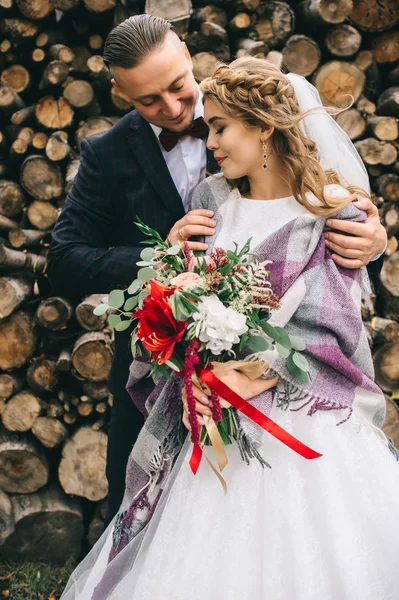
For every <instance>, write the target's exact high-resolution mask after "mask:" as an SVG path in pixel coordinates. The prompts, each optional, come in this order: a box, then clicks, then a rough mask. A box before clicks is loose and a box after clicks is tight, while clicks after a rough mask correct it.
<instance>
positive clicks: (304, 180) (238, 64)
mask: <svg viewBox="0 0 399 600" xmlns="http://www.w3.org/2000/svg"><path fill="white" fill-rule="evenodd" d="M200 88H201V90H202V92H203V94H204V100H205V99H206V98H209V99H211V100H212V101H214V102H216V103H218V104H219V105H220V107H221V108H222V109H223V111H224V112H225V113H226V114H228V115H229V116H231V117H233V118H235V119H240V120H242V121H244V122H245V123H246V124H247V125H248V126H253V127H261V128H262V129H265V130H266V129H270V128H271V127H274V132H273V135H272V136H271V138H270V143H271V146H272V151H273V152H274V154H275V155H276V156H278V157H279V158H280V160H281V161H282V163H283V168H284V171H285V173H286V176H287V181H288V182H289V183H290V186H291V188H292V193H293V195H294V197H295V199H296V200H297V201H298V202H299V203H300V204H302V205H303V206H305V207H306V208H307V209H308V210H309V211H310V212H312V213H313V214H316V215H319V216H324V217H327V216H330V215H331V214H334V213H336V212H338V211H339V210H340V209H341V208H343V206H345V205H346V204H348V202H350V201H353V200H354V199H355V195H362V196H367V194H366V192H365V191H364V190H361V189H360V188H357V187H355V186H344V187H346V189H347V190H348V191H349V192H350V195H348V194H347V193H346V194H343V195H342V196H341V197H330V196H327V194H326V191H325V186H326V185H327V184H331V183H336V184H340V185H342V183H341V182H340V180H339V177H338V175H337V173H335V172H334V171H331V170H324V169H323V168H322V166H321V164H320V162H319V156H318V151H317V147H316V145H315V143H314V142H313V140H311V139H309V138H308V137H307V136H306V135H305V134H304V133H303V131H302V129H301V127H300V122H301V120H302V119H303V117H304V116H306V114H309V112H312V110H311V111H307V112H306V113H304V114H302V113H301V111H300V108H299V105H298V101H297V99H296V96H295V92H294V89H293V87H292V85H291V83H290V82H289V80H288V78H287V77H286V76H285V75H284V74H283V73H282V72H281V71H280V70H279V69H278V68H277V67H276V66H275V65H273V64H272V63H270V62H268V61H267V60H265V59H261V58H254V57H243V58H239V59H237V60H235V61H233V62H232V63H230V65H226V64H220V65H218V66H217V67H216V69H215V71H214V73H213V75H212V76H211V77H208V78H207V79H205V80H204V81H202V83H201V84H200ZM315 110H316V111H317V109H313V111H315ZM229 182H230V184H231V185H232V186H233V187H237V188H238V189H239V191H240V193H241V194H245V193H248V192H249V182H248V178H247V177H241V178H240V179H236V180H229ZM307 192H311V193H313V194H314V195H315V196H316V198H317V199H318V200H319V203H320V204H317V205H315V204H314V203H312V202H310V201H309V200H308V198H307V196H306V193H307Z"/></svg>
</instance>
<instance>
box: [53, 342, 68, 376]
mask: <svg viewBox="0 0 399 600" xmlns="http://www.w3.org/2000/svg"><path fill="white" fill-rule="evenodd" d="M71 365H72V357H71V352H70V350H69V349H68V348H63V350H61V352H60V354H59V356H58V359H57V362H56V364H55V366H56V369H57V371H62V372H63V373H66V372H68V371H70V370H71Z"/></svg>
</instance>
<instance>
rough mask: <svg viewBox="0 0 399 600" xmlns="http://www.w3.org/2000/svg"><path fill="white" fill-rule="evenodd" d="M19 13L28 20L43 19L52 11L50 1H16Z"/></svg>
mask: <svg viewBox="0 0 399 600" xmlns="http://www.w3.org/2000/svg"><path fill="white" fill-rule="evenodd" d="M16 1H17V6H18V9H19V10H20V12H21V13H22V14H23V15H24V17H27V18H28V19H33V20H34V21H38V20H39V19H45V18H46V17H48V16H49V15H50V14H51V13H52V12H53V10H54V7H53V4H52V2H51V0H34V1H32V0H16Z"/></svg>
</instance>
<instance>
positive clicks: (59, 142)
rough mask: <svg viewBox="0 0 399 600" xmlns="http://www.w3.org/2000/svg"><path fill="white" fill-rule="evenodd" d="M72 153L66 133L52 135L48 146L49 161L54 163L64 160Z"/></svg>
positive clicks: (58, 132) (56, 132)
mask: <svg viewBox="0 0 399 600" xmlns="http://www.w3.org/2000/svg"><path fill="white" fill-rule="evenodd" d="M70 152H71V148H70V146H69V144H68V134H67V133H66V132H65V131H55V132H54V133H52V134H51V135H50V137H49V139H48V142H47V145H46V156H47V158H48V159H49V160H51V161H53V162H58V161H60V160H64V159H65V158H66V157H67V156H69V154H70Z"/></svg>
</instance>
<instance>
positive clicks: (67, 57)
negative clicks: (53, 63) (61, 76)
mask: <svg viewBox="0 0 399 600" xmlns="http://www.w3.org/2000/svg"><path fill="white" fill-rule="evenodd" d="M47 55H48V57H49V58H50V60H60V61H62V62H64V63H66V64H68V65H69V64H70V63H71V62H72V61H73V59H74V57H75V55H74V53H73V50H71V48H68V46H65V44H53V45H52V46H50V48H49V49H48V52H47Z"/></svg>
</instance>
